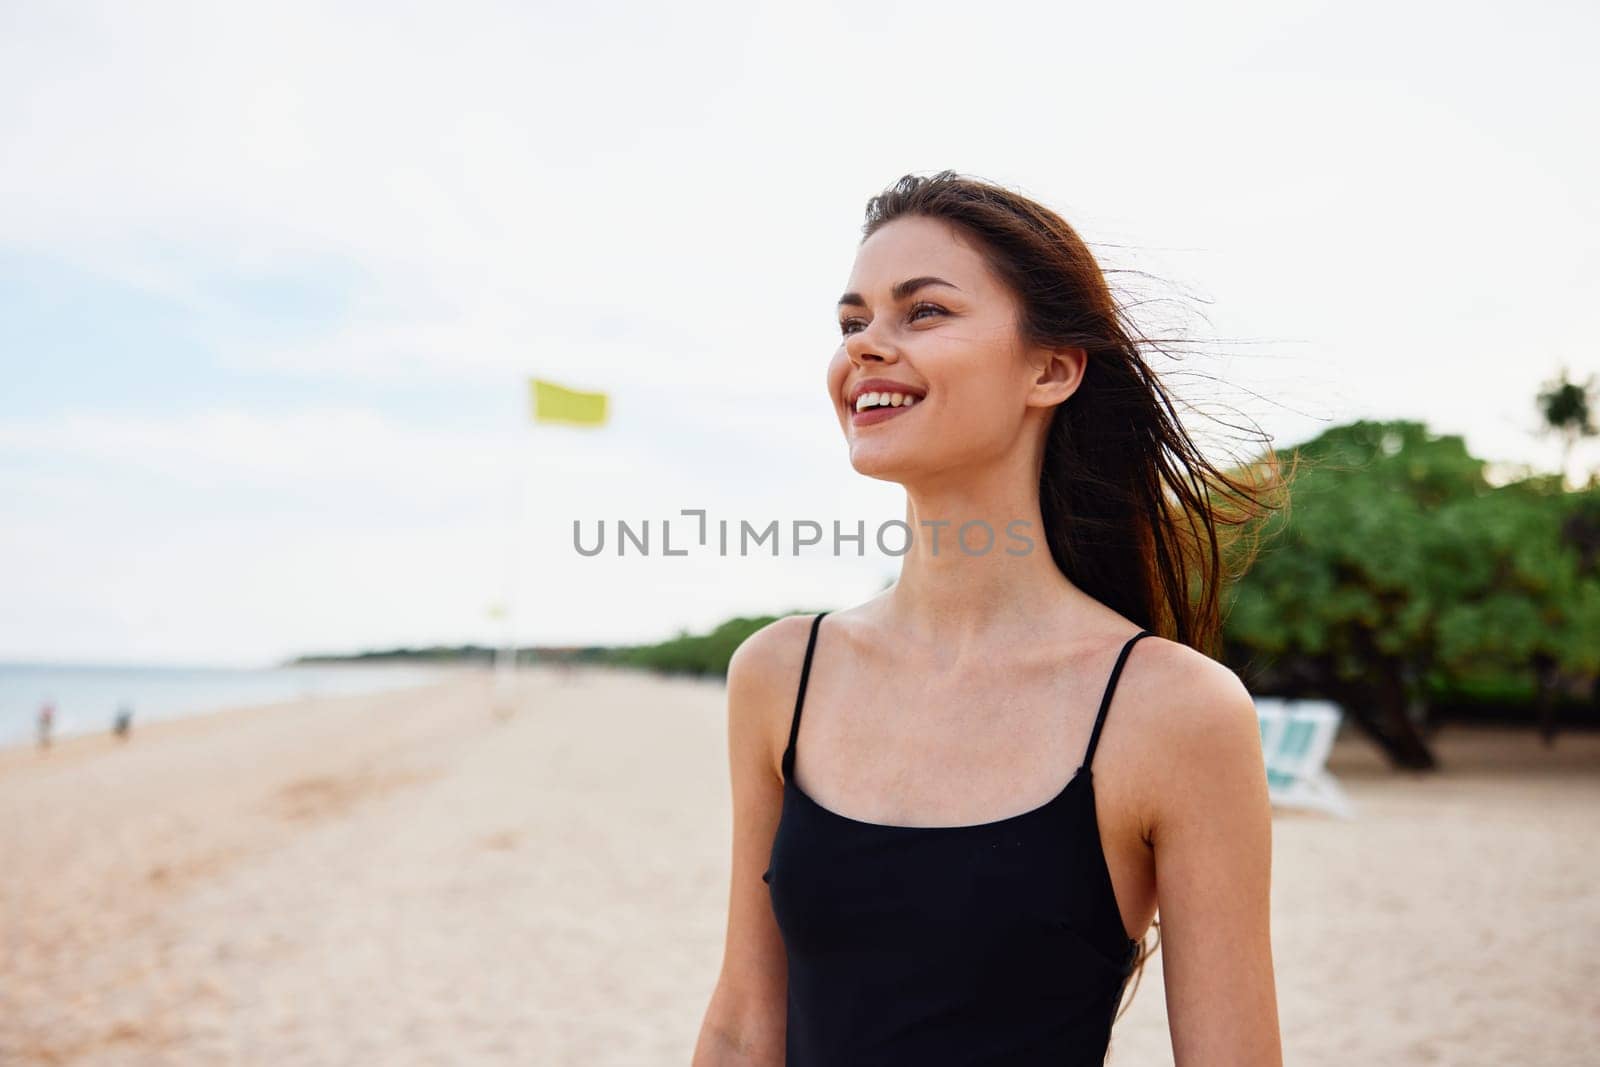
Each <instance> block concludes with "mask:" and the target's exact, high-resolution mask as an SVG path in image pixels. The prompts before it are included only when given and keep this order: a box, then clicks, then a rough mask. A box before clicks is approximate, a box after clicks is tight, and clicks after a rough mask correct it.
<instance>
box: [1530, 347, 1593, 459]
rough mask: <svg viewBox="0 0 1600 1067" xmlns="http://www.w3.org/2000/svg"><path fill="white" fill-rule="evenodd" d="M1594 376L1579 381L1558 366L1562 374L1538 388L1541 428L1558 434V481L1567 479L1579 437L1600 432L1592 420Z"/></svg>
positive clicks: (1546, 431)
mask: <svg viewBox="0 0 1600 1067" xmlns="http://www.w3.org/2000/svg"><path fill="white" fill-rule="evenodd" d="M1595 396H1596V392H1595V379H1594V376H1593V375H1590V376H1589V378H1588V380H1587V381H1585V382H1583V383H1582V384H1578V383H1576V382H1573V381H1572V380H1570V379H1569V378H1568V376H1567V368H1565V367H1562V368H1561V376H1560V377H1559V378H1557V379H1555V380H1554V381H1550V382H1546V383H1545V384H1544V386H1543V387H1542V388H1541V389H1540V390H1539V414H1540V415H1542V416H1543V417H1544V427H1543V429H1544V432H1545V433H1554V434H1559V435H1560V436H1561V484H1562V486H1563V487H1564V486H1565V485H1566V483H1567V468H1568V466H1569V465H1570V463H1571V461H1572V450H1573V448H1574V447H1575V446H1576V445H1577V443H1578V439H1579V438H1581V437H1593V436H1595V435H1596V434H1600V427H1597V426H1595V424H1594V410H1595V407H1596V400H1595Z"/></svg>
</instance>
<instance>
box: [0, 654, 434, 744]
mask: <svg viewBox="0 0 1600 1067" xmlns="http://www.w3.org/2000/svg"><path fill="white" fill-rule="evenodd" d="M440 677H442V670H441V668H439V667H434V666H427V665H413V664H317V665H314V666H303V667H298V666H297V667H263V668H230V667H128V666H93V665H71V666H66V665H58V664H43V663H0V745H16V744H23V743H28V744H32V743H33V742H34V741H35V739H36V738H37V736H38V734H37V729H38V716H39V706H40V705H41V704H42V703H44V702H45V701H46V700H50V701H54V702H55V706H56V711H55V729H54V731H53V732H54V734H55V736H57V737H67V736H72V735H77V734H90V733H96V732H99V731H109V730H110V729H111V725H112V721H113V720H114V718H115V717H116V713H117V709H118V708H119V707H121V706H122V705H123V704H127V705H128V706H129V707H130V708H132V710H133V732H134V734H135V736H137V734H138V731H139V725H140V724H141V723H148V722H155V721H158V720H162V719H178V718H184V717H187V716H190V715H203V714H205V713H206V712H211V711H219V710H222V709H224V708H237V707H247V706H250V705H256V704H274V703H278V702H279V701H284V700H295V699H299V698H301V697H308V696H325V695H332V694H338V693H369V692H378V691H381V690H385V689H401V688H409V687H411V686H418V685H426V684H428V683H429V682H431V681H434V680H435V679H438V678H440Z"/></svg>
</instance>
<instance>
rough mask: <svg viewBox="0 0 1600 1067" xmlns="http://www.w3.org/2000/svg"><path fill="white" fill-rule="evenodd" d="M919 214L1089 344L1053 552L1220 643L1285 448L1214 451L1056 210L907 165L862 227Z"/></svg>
mask: <svg viewBox="0 0 1600 1067" xmlns="http://www.w3.org/2000/svg"><path fill="white" fill-rule="evenodd" d="M908 216H921V217H926V218H933V219H940V220H942V221H944V222H946V223H948V224H950V225H952V226H954V227H955V228H956V229H957V230H958V231H959V232H960V233H961V234H962V235H963V236H964V237H965V238H967V239H968V240H970V241H972V242H973V243H974V245H975V247H976V248H977V249H978V250H979V251H980V252H981V253H982V254H983V255H984V257H985V259H986V261H987V263H988V265H989V267H990V269H991V270H993V271H994V272H995V274H996V275H997V276H998V277H999V278H1000V279H1001V280H1002V281H1003V282H1005V283H1006V284H1007V285H1008V286H1009V287H1010V289H1011V291H1012V293H1013V295H1014V296H1015V297H1016V298H1017V301H1018V303H1019V304H1020V306H1021V314H1020V320H1019V322H1018V324H1017V329H1018V334H1019V336H1020V338H1021V339H1022V340H1024V341H1028V342H1032V343H1034V344H1037V345H1041V346H1046V347H1051V348H1064V347H1081V348H1083V349H1085V350H1086V351H1087V353H1088V363H1087V367H1086V369H1085V371H1084V379H1083V381H1082V383H1081V384H1080V385H1079V387H1078V389H1077V390H1076V391H1075V392H1074V393H1073V394H1072V396H1070V397H1069V398H1068V399H1067V400H1066V401H1065V402H1063V403H1062V404H1061V405H1059V406H1058V407H1057V409H1056V412H1055V414H1054V415H1053V416H1052V417H1051V421H1050V428H1049V431H1048V434H1047V437H1046V441H1045V450H1044V465H1043V469H1042V471H1041V473H1040V476H1039V504H1040V512H1041V515H1042V516H1043V519H1044V526H1045V537H1046V540H1047V542H1048V543H1049V546H1050V554H1051V556H1052V557H1053V558H1054V560H1055V563H1056V565H1057V566H1058V567H1060V568H1061V571H1062V573H1063V574H1065V575H1066V576H1067V578H1068V579H1069V580H1070V581H1071V582H1072V583H1073V585H1075V586H1077V587H1078V588H1079V589H1081V590H1083V591H1084V592H1086V593H1088V594H1089V595H1090V596H1093V597H1094V598H1095V599H1096V600H1098V601H1100V602H1101V603H1103V604H1105V605H1107V606H1108V607H1110V608H1112V609H1114V610H1116V611H1118V612H1120V613H1121V614H1122V615H1124V616H1125V617H1127V618H1128V619H1130V620H1132V621H1133V622H1136V623H1138V624H1139V625H1140V626H1143V627H1145V628H1147V629H1150V630H1152V631H1154V632H1155V633H1157V634H1159V635H1161V636H1162V637H1165V638H1168V639H1170V640H1173V641H1179V642H1182V643H1183V644H1186V645H1189V646H1191V647H1193V648H1196V649H1199V650H1201V651H1202V652H1205V653H1206V654H1207V655H1211V656H1216V655H1217V654H1218V652H1219V649H1220V646H1221V629H1222V614H1223V612H1222V588H1223V584H1224V583H1225V582H1226V581H1227V580H1230V579H1232V578H1235V577H1238V576H1239V575H1240V574H1242V573H1243V572H1244V570H1245V569H1247V568H1248V566H1249V564H1250V562H1251V561H1252V560H1253V558H1254V555H1255V550H1256V547H1257V543H1256V542H1255V540H1253V538H1254V537H1255V536H1256V535H1257V534H1258V532H1259V529H1260V524H1258V523H1254V522H1252V520H1253V519H1255V518H1256V517H1258V516H1259V515H1261V514H1262V513H1263V512H1265V511H1269V510H1276V509H1278V508H1286V507H1287V505H1288V498H1287V488H1288V477H1286V476H1284V475H1283V474H1282V473H1281V472H1280V467H1279V463H1278V460H1277V457H1276V453H1274V452H1273V451H1272V450H1271V449H1270V447H1269V448H1267V449H1266V450H1265V452H1264V453H1263V455H1262V458H1261V459H1259V460H1257V461H1255V462H1254V463H1252V464H1249V465H1246V466H1244V467H1241V468H1234V469H1231V470H1226V471H1225V470H1222V469H1219V468H1218V467H1216V466H1214V465H1213V464H1212V463H1211V461H1210V460H1208V459H1206V457H1205V456H1204V455H1203V454H1202V453H1201V451H1200V449H1199V447H1198V446H1197V445H1196V444H1195V443H1194V441H1193V440H1192V439H1191V438H1190V436H1189V434H1188V432H1187V431H1186V430H1185V429H1184V427H1183V425H1182V423H1181V422H1180V421H1179V418H1178V414H1177V411H1176V409H1175V407H1174V404H1173V401H1172V398H1171V396H1170V395H1169V394H1168V392H1167V390H1166V388H1165V387H1164V386H1163V384H1162V382H1161V380H1160V379H1159V378H1158V377H1157V376H1156V373H1155V372H1154V371H1153V370H1152V369H1151V368H1150V367H1149V366H1147V365H1146V363H1145V361H1144V358H1143V356H1142V354H1141V349H1142V348H1145V347H1151V348H1156V349H1158V350H1160V349H1161V345H1162V344H1163V341H1161V340H1153V339H1151V338H1148V337H1145V336H1144V335H1143V334H1142V332H1141V331H1140V330H1139V328H1138V327H1137V326H1136V325H1135V324H1134V323H1133V321H1132V318H1131V316H1130V315H1129V314H1128V312H1127V309H1126V307H1124V306H1123V305H1121V304H1119V303H1118V301H1117V300H1116V299H1115V298H1114V296H1113V294H1112V291H1111V288H1110V285H1109V284H1108V282H1107V280H1106V274H1105V272H1104V271H1103V270H1102V269H1101V267H1100V265H1099V263H1098V262H1096V260H1095V257H1094V255H1093V253H1091V252H1090V250H1089V247H1088V246H1087V245H1086V244H1085V243H1084V241H1083V239H1082V238H1081V237H1079V236H1078V234H1077V232H1076V231H1075V230H1074V229H1073V228H1072V227H1071V226H1069V225H1068V224H1067V222H1066V221H1065V220H1064V219H1062V218H1061V216H1059V215H1057V214H1056V213H1055V212H1053V211H1051V210H1050V209H1048V208H1046V207H1043V206H1041V205H1040V204H1038V203H1036V202H1035V201H1033V200H1031V199H1029V198H1027V197H1025V196H1023V195H1021V194H1019V193H1016V192H1012V191H1011V190H1008V189H1005V188H1002V187H1000V186H997V185H994V184H992V183H989V182H985V181H982V180H979V179H975V178H969V177H965V176H962V175H959V174H957V173H955V172H953V171H948V170H947V171H941V172H939V173H938V174H935V175H933V176H932V177H917V176H913V175H906V176H905V177H903V178H901V179H900V180H899V181H898V182H896V183H895V184H894V185H893V186H891V187H890V188H888V189H886V190H884V191H883V192H882V193H880V194H879V195H877V196H874V197H873V198H872V199H871V200H869V201H868V202H867V209H866V221H865V224H864V225H863V227H862V240H863V241H865V240H866V239H867V238H868V237H871V236H872V235H873V234H874V233H876V232H877V231H878V230H879V229H880V228H881V227H883V226H884V225H886V224H888V223H890V222H893V221H894V220H895V219H899V218H905V217H908ZM1236 547H1237V548H1240V549H1242V551H1241V552H1239V553H1237V554H1236V553H1234V552H1233V551H1232V550H1233V549H1234V548H1236ZM1154 934H1155V940H1154V943H1153V944H1142V945H1141V946H1140V952H1139V956H1138V960H1137V962H1136V963H1135V967H1134V972H1133V974H1134V976H1135V977H1134V981H1133V983H1132V986H1131V987H1130V988H1129V991H1128V996H1127V999H1126V1000H1125V1001H1124V1004H1123V1010H1124V1011H1125V1010H1126V1008H1127V1005H1128V1003H1131V1000H1132V996H1133V993H1134V992H1135V991H1136V990H1137V988H1138V976H1139V975H1140V974H1141V973H1142V971H1143V969H1144V965H1145V963H1146V962H1147V961H1148V960H1149V958H1150V956H1151V955H1152V954H1153V953H1154V952H1155V950H1156V948H1158V947H1159V946H1160V943H1161V941H1160V920H1159V919H1158V920H1157V921H1156V923H1155V928H1154ZM1119 1017H1120V1013H1119Z"/></svg>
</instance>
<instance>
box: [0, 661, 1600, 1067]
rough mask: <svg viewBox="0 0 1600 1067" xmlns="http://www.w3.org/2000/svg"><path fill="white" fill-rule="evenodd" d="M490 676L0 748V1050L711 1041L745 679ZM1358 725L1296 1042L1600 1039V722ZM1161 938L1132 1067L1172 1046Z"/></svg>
mask: <svg viewBox="0 0 1600 1067" xmlns="http://www.w3.org/2000/svg"><path fill="white" fill-rule="evenodd" d="M491 693H492V685H491V680H490V678H489V677H488V675H487V674H486V673H484V672H476V671H464V672H462V673H461V674H459V675H457V676H454V677H451V678H448V679H446V680H443V681H441V682H439V683H437V684H433V685H430V686H428V687H426V688H419V689H415V690H408V691H405V692H401V693H389V694H382V695H366V696H340V697H324V698H318V699H314V700H305V701H298V702H294V703H288V704H282V705H277V706H273V707H268V708H257V709H250V710H243V711H234V712H228V713H222V714H217V715H211V716H205V717H201V718H195V719H190V720H185V721H179V722H172V723H161V724H152V725H149V726H147V727H145V728H143V729H136V730H135V733H134V736H133V738H132V740H131V741H130V742H129V743H128V744H126V745H118V744H116V743H115V742H114V741H112V740H111V739H110V738H107V737H90V738H83V739H75V740H70V741H66V742H63V743H61V744H59V745H58V746H57V747H56V748H55V749H53V750H52V751H51V752H49V753H48V754H47V755H41V754H40V753H38V752H35V751H34V750H32V749H27V748H24V749H13V750H5V751H0V857H3V860H0V906H3V912H0V1063H3V1064H6V1065H11V1064H72V1065H108V1067H109V1065H116V1067H128V1065H134V1067H137V1065H145V1064H151V1065H154V1064H161V1065H183V1064H207V1065H212V1064H272V1065H294V1064H384V1065H405V1064H539V1065H551V1067H555V1065H568V1064H571V1065H580V1064H581V1065H610V1064H617V1065H645V1067H648V1065H656V1064H679V1065H683V1064H687V1063H688V1060H689V1056H690V1052H691V1050H692V1048H693V1044H694V1041H695V1037H696V1035H697V1032H698V1028H699V1025H700V1021H701V1017H702V1014H703V1012H704V1010H705V1006H706V1000H707V997H708V995H709V993H710V989H711V986H712V983H713V982H714V980H715V977H716V970H717V966H718V963H719V960H720V954H721V948H722V936H723V923H724V918H725V909H726V904H727V901H726V894H727V886H728V862H729V856H728V831H729V799H728V784H727V762H726V759H727V757H726V739H725V735H724V730H725V709H724V704H723V688H722V684H721V682H720V681H715V682H713V681H697V680H687V679H658V678H654V677H652V676H649V675H646V674H639V673H629V672H621V671H611V670H604V669H587V670H584V671H580V672H577V673H575V674H573V675H570V676H567V677H563V676H561V675H559V674H558V673H556V672H554V671H546V670H537V671H530V672H524V674H523V676H522V678H521V680H520V683H519V687H518V689H517V691H516V693H515V700H514V704H515V708H514V711H512V712H511V713H510V714H509V715H505V716H501V715H497V714H496V713H495V711H494V709H493V706H492V705H493V701H492V699H491ZM1437 742H1438V752H1439V754H1440V756H1441V758H1442V760H1443V761H1444V763H1445V766H1446V769H1445V770H1444V771H1443V772H1441V773H1439V774H1436V775H1433V776H1416V775H1409V774H1399V773H1395V772H1392V771H1389V770H1387V769H1386V768H1385V767H1384V766H1383V765H1382V763H1381V761H1380V760H1379V758H1378V757H1377V755H1376V753H1375V752H1373V751H1372V750H1371V748H1370V746H1368V745H1367V744H1366V743H1365V742H1363V741H1361V740H1360V739H1359V738H1353V737H1347V738H1344V739H1341V741H1340V743H1339V745H1338V746H1337V748H1336V750H1335V755H1334V758H1333V760H1332V763H1331V765H1332V767H1333V769H1334V771H1335V773H1337V774H1338V775H1339V776H1340V780H1341V781H1342V783H1343V784H1344V785H1345V787H1346V789H1347V790H1348V792H1349V793H1350V795H1351V798H1352V799H1353V801H1354V803H1355V804H1356V805H1357V808H1358V817H1357V818H1356V819H1355V820H1352V821H1340V820H1335V819H1330V818H1326V817H1322V816H1317V815H1309V814H1293V813H1287V812H1286V813H1283V814H1281V815H1279V816H1278V817H1277V818H1276V819H1275V821H1274V845H1273V860H1274V862H1273V868H1274V888H1273V929H1274V944H1275V953H1276V963H1277V976H1278V988H1279V1000H1280V1013H1281V1019H1282V1025H1283V1036H1284V1049H1285V1062H1286V1063H1287V1064H1291V1065H1324V1064H1326V1065H1334V1064H1338V1065H1350V1064H1363V1065H1365V1064H1380V1065H1389V1064H1406V1065H1409V1064H1447V1065H1453V1067H1468V1065H1478V1064H1482V1065H1491V1064H1492V1065H1496V1067H1500V1065H1505V1064H1540V1065H1544V1067H1558V1065H1567V1064H1571V1065H1577V1064H1589V1063H1594V1062H1596V1060H1595V1050H1596V1049H1597V1048H1600V903H1597V901H1600V831H1597V829H1596V826H1597V822H1596V817H1595V813H1596V811H1597V810H1600V737H1597V736H1594V735H1588V736H1581V735H1568V736H1564V737H1562V738H1560V740H1559V742H1558V744H1557V745H1556V747H1555V748H1553V749H1546V748H1544V747H1543V746H1542V745H1541V744H1540V743H1539V741H1538V739H1537V737H1536V736H1534V735H1533V734H1532V733H1531V732H1529V733H1526V734H1524V733H1512V732H1506V731H1498V730H1465V729H1460V730H1455V731H1446V732H1444V733H1442V734H1441V735H1440V736H1439V737H1438V739H1437ZM1160 964H1161V955H1160V953H1157V954H1156V956H1155V958H1154V959H1153V960H1152V962H1151V964H1150V965H1149V967H1147V969H1146V972H1145V978H1144V982H1143V985H1142V986H1141V988H1140V989H1139V991H1138V994H1137V996H1136V997H1135V999H1134V1003H1133V1006H1132V1008H1131V1009H1130V1010H1129V1012H1128V1014H1127V1015H1126V1016H1125V1017H1124V1018H1123V1020H1122V1021H1121V1022H1120V1023H1118V1025H1117V1028H1116V1030H1115V1032H1114V1035H1113V1040H1112V1054H1111V1058H1110V1061H1109V1062H1111V1063H1112V1064H1114V1065H1117V1067H1142V1065H1146V1064H1151V1065H1160V1064H1170V1063H1171V1062H1172V1060H1171V1053H1170V1050H1169V1047H1168V1040H1167V1033H1166V1021H1165V1016H1164V1015H1163V1011H1162V999H1163V998H1162V989H1161V971H1160Z"/></svg>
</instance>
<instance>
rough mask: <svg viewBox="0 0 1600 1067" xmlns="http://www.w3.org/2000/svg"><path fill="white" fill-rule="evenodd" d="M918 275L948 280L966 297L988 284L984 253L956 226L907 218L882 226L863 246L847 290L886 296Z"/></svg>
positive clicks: (923, 219) (987, 266)
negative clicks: (966, 292) (908, 279)
mask: <svg viewBox="0 0 1600 1067" xmlns="http://www.w3.org/2000/svg"><path fill="white" fill-rule="evenodd" d="M919 275H937V276H939V277H941V278H947V279H949V280H950V281H952V282H954V283H955V284H956V285H958V286H960V287H961V288H962V289H965V290H968V291H976V290H977V289H980V288H985V287H987V286H988V285H990V284H992V282H991V277H990V271H989V265H988V263H987V262H985V260H984V258H983V255H982V253H980V252H979V251H978V249H977V248H976V247H975V246H974V245H973V244H972V242H971V241H969V240H968V239H966V238H965V237H964V236H963V235H962V234H961V233H960V232H959V231H958V230H957V229H956V228H955V227H954V226H952V225H950V224H949V223H947V222H942V221H940V220H939V219H931V218H927V217H925V216H910V217H907V218H900V219H895V220H894V221H893V222H889V223H885V224H884V225H883V226H882V227H880V228H879V229H878V230H877V231H876V232H875V233H873V235H872V236H871V237H868V238H867V239H866V240H865V241H863V242H862V243H861V246H860V247H859V248H858V249H856V258H855V264H854V266H853V267H852V269H851V271H850V284H849V285H848V286H847V288H848V289H850V290H851V291H852V292H858V293H865V294H866V295H867V296H869V297H871V296H875V295H880V294H885V295H886V294H887V292H888V290H889V289H890V287H892V286H893V285H894V284H895V283H897V282H899V281H902V280H904V279H905V278H910V277H915V276H919Z"/></svg>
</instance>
